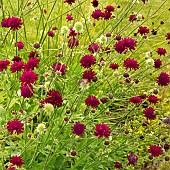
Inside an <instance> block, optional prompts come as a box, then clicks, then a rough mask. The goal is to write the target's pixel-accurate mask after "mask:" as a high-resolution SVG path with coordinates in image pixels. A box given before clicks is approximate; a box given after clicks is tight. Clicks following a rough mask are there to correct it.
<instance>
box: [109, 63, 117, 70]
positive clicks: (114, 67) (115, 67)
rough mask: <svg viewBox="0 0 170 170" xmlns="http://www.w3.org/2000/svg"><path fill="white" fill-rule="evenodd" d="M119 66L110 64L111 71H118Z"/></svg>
mask: <svg viewBox="0 0 170 170" xmlns="http://www.w3.org/2000/svg"><path fill="white" fill-rule="evenodd" d="M118 67H119V66H118V64H116V63H112V64H110V66H109V68H111V69H113V70H116V69H118Z"/></svg>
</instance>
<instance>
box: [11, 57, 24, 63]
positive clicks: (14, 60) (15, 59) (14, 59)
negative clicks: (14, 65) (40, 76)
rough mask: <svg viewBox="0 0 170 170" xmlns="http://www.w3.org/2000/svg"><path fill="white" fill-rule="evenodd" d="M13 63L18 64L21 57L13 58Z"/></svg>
mask: <svg viewBox="0 0 170 170" xmlns="http://www.w3.org/2000/svg"><path fill="white" fill-rule="evenodd" d="M12 61H13V62H19V61H22V59H21V57H19V56H14V58H13V59H12Z"/></svg>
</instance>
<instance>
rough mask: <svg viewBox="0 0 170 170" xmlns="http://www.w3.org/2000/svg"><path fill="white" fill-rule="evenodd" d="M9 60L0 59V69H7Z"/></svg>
mask: <svg viewBox="0 0 170 170" xmlns="http://www.w3.org/2000/svg"><path fill="white" fill-rule="evenodd" d="M9 64H10V62H9V61H8V60H0V71H3V70H5V69H7V67H8V65H9Z"/></svg>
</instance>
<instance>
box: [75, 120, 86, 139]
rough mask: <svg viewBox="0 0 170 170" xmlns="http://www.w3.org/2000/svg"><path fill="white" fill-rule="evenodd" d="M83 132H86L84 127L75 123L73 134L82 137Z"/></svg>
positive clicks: (79, 123)
mask: <svg viewBox="0 0 170 170" xmlns="http://www.w3.org/2000/svg"><path fill="white" fill-rule="evenodd" d="M85 130H86V126H85V125H84V124H83V123H81V122H76V124H75V125H74V126H73V127H72V131H73V133H74V134H76V135H78V136H82V135H83V134H84V132H85Z"/></svg>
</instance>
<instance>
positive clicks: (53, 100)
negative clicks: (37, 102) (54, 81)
mask: <svg viewBox="0 0 170 170" xmlns="http://www.w3.org/2000/svg"><path fill="white" fill-rule="evenodd" d="M45 103H50V104H52V105H53V106H54V107H56V106H57V107H60V106H61V105H62V103H63V99H62V96H61V94H60V92H58V91H56V90H50V91H49V92H48V93H47V98H46V99H44V100H42V101H41V104H42V105H44V104H45Z"/></svg>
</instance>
